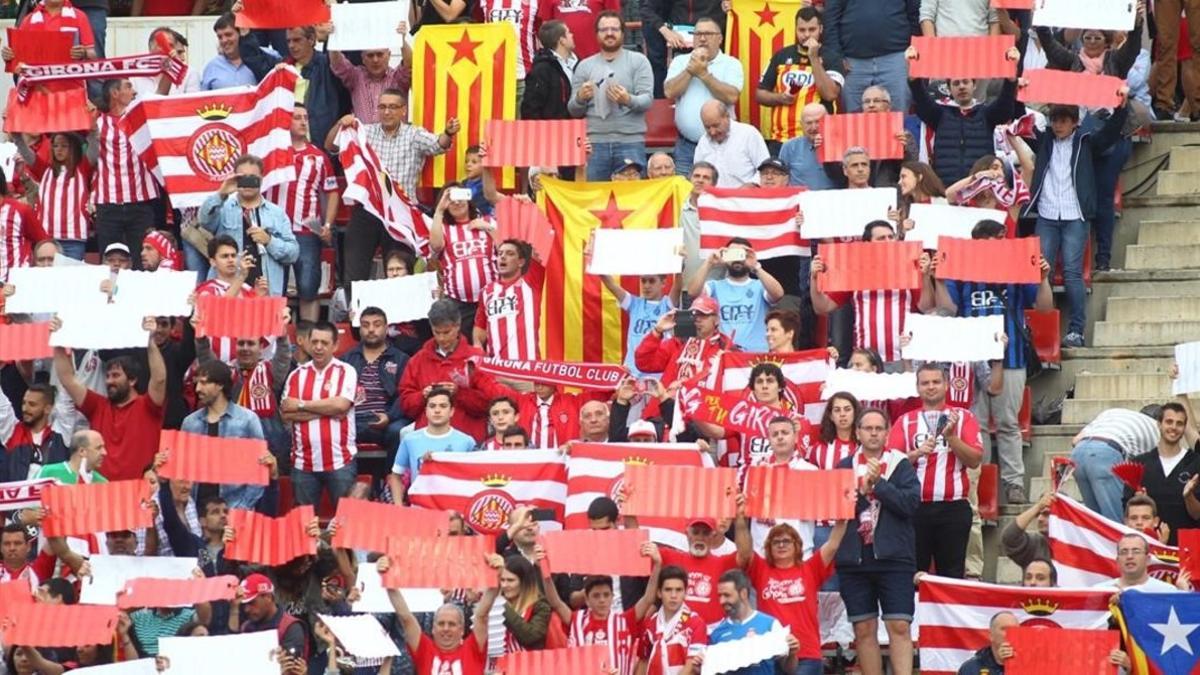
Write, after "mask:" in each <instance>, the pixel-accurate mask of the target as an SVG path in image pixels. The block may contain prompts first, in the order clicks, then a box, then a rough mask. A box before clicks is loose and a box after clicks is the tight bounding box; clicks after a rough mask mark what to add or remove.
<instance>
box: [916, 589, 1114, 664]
mask: <svg viewBox="0 0 1200 675" xmlns="http://www.w3.org/2000/svg"><path fill="white" fill-rule="evenodd" d="M1060 581H1061V578H1060ZM918 591H919V597H920V600H919V602H918V603H917V617H916V618H917V620H916V623H917V624H919V625H920V627H921V628H920V631H921V638H920V640H921V675H927V674H931V675H942V674H947V675H953V673H956V672H958V667H959V666H961V665H962V664H963V662H965V661H966V660H967V659H969V658H971V657H972V656H974V654H975V652H976V651H978V650H979V648H980V647H983V646H986V645H987V644H988V625H989V624H990V623H991V620H992V617H993V616H995V614H996V613H997V612H1002V611H1008V612H1012V613H1013V614H1015V615H1016V617H1017V621H1019V622H1020V624H1021V625H1022V626H1034V627H1043V628H1081V629H1094V630H1107V629H1108V618H1109V611H1108V599H1109V598H1110V597H1112V594H1113V591H1112V589H1090V588H1022V587H1019V586H1000V585H996V584H985V583H980V582H978V581H965V580H961V579H947V578H946V577H939V576H933V575H926V576H924V577H922V578H921V584H920V586H919V588H918Z"/></svg>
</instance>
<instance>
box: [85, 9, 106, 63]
mask: <svg viewBox="0 0 1200 675" xmlns="http://www.w3.org/2000/svg"><path fill="white" fill-rule="evenodd" d="M80 9H82V10H83V13H84V14H85V15H86V16H87V19H88V23H89V24H91V27H92V36H93V37H95V38H96V58H98V59H102V58H104V42H105V40H106V38H107V35H108V8H106V7H81V8H80Z"/></svg>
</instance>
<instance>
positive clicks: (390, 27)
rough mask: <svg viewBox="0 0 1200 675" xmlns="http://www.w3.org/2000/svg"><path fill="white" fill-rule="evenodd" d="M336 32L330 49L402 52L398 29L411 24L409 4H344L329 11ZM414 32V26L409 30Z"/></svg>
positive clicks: (402, 0) (398, 1)
mask: <svg viewBox="0 0 1200 675" xmlns="http://www.w3.org/2000/svg"><path fill="white" fill-rule="evenodd" d="M329 10H330V12H331V15H332V19H333V26H334V31H333V33H332V34H331V35H330V36H329V49H331V50H337V51H351V50H355V49H395V50H396V51H399V49H400V40H401V36H400V35H398V34H397V33H396V26H397V25H399V24H400V22H401V21H405V22H407V21H408V0H396V1H395V2H371V3H366V4H349V3H341V4H336V5H332V6H330V8H329ZM410 28H411V26H410Z"/></svg>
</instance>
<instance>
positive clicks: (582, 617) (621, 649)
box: [567, 609, 637, 675]
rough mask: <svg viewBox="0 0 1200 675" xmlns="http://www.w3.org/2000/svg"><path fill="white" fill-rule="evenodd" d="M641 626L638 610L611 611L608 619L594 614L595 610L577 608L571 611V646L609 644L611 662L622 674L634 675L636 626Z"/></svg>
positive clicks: (611, 665) (569, 643)
mask: <svg viewBox="0 0 1200 675" xmlns="http://www.w3.org/2000/svg"><path fill="white" fill-rule="evenodd" d="M636 626H637V614H636V610H633V609H628V610H626V611H624V612H615V611H614V612H609V613H608V616H607V617H606V618H604V619H597V618H596V617H594V616H592V612H591V610H588V609H577V610H575V611H574V612H572V613H571V626H570V631H569V632H568V633H567V646H568V647H586V646H587V645H607V646H608V663H609V665H610V667H612V668H616V669H617V673H618V674H619V675H633V667H634V665H636V661H635V659H634V658H633V641H634V639H635V638H636V634H635V633H634V630H633V628H634V627H636Z"/></svg>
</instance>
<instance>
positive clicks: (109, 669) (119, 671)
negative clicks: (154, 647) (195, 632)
mask: <svg viewBox="0 0 1200 675" xmlns="http://www.w3.org/2000/svg"><path fill="white" fill-rule="evenodd" d="M71 673H72V675H158V668H157V667H156V666H155V665H154V659H138V660H137V661H126V662H124V663H110V664H107V665H103V666H92V667H91V668H77V669H75V670H72V671H71Z"/></svg>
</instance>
